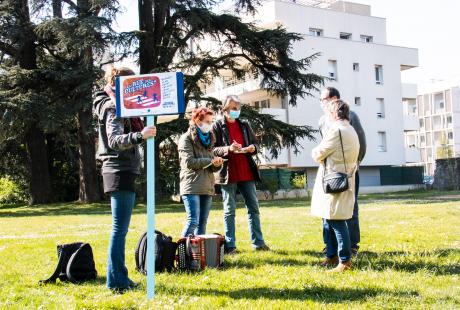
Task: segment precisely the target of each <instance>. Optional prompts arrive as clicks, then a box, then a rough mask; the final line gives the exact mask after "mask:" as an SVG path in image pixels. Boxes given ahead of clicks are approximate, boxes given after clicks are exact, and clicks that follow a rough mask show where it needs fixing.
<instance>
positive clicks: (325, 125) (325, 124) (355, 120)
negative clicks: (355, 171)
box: [318, 111, 367, 162]
mask: <svg viewBox="0 0 460 310" xmlns="http://www.w3.org/2000/svg"><path fill="white" fill-rule="evenodd" d="M318 123H319V132H320V134H321V137H324V136H325V135H326V133H327V131H328V130H329V121H328V118H327V117H326V115H323V116H321V118H320V119H319V122H318ZM350 125H351V126H352V127H353V128H354V129H355V131H356V133H357V134H358V139H359V155H358V161H359V162H362V161H363V159H364V156H366V148H367V145H366V134H365V133H364V129H363V126H361V121H360V120H359V117H358V115H357V114H356V113H355V112H353V111H350Z"/></svg>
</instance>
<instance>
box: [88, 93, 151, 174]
mask: <svg viewBox="0 0 460 310" xmlns="http://www.w3.org/2000/svg"><path fill="white" fill-rule="evenodd" d="M93 112H94V114H95V115H96V117H97V121H98V125H99V126H98V127H99V138H98V149H97V158H98V159H99V160H101V161H102V173H116V172H120V171H130V172H132V173H134V174H140V165H141V156H140V152H139V144H140V143H142V142H143V140H142V139H141V140H138V138H137V133H136V132H131V123H130V121H129V119H124V118H117V117H116V114H115V104H114V103H113V101H112V100H111V99H110V97H109V96H108V95H107V93H106V92H105V91H99V92H97V93H96V94H95V99H94V101H93Z"/></svg>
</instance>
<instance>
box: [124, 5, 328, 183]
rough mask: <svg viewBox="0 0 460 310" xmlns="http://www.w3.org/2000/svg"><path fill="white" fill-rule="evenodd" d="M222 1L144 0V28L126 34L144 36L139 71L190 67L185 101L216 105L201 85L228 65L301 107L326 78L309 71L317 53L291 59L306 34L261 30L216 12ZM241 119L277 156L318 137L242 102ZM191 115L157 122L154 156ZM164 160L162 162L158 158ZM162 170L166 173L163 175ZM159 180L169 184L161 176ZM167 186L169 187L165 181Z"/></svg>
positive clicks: (249, 9) (243, 8)
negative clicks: (209, 43)
mask: <svg viewBox="0 0 460 310" xmlns="http://www.w3.org/2000/svg"><path fill="white" fill-rule="evenodd" d="M219 2H220V1H212V0H176V1H174V0H166V1H164V0H139V1H138V6H139V28H140V29H139V31H138V32H133V33H130V34H127V35H131V36H135V37H136V38H137V39H138V40H139V48H138V50H137V52H138V59H139V64H140V72H141V73H148V72H165V71H175V70H180V71H182V72H184V73H185V82H184V83H185V100H186V104H189V103H190V102H191V101H195V102H207V103H208V105H211V106H214V107H215V106H216V105H217V104H219V103H220V101H219V100H218V99H222V98H210V97H208V96H206V95H205V93H204V92H203V87H202V86H203V85H205V84H208V83H210V82H212V80H213V78H214V77H218V76H219V75H220V74H221V72H222V71H224V70H225V71H228V72H231V73H232V74H233V76H235V77H236V78H241V77H243V76H245V75H248V74H250V75H253V76H254V75H257V76H261V77H262V82H261V87H262V88H263V89H265V90H267V91H268V92H269V94H271V95H274V96H277V97H285V98H289V104H290V105H293V106H295V105H296V104H297V99H298V98H301V97H305V96H309V95H310V91H311V90H317V87H318V86H319V85H321V84H322V82H323V79H322V77H320V76H318V75H316V74H312V73H308V72H307V70H308V68H309V67H310V64H311V62H312V61H314V60H315V58H316V57H317V56H318V55H316V54H315V55H311V56H310V57H307V58H304V59H300V60H295V59H293V58H292V57H291V48H292V44H293V43H294V42H295V41H299V40H301V39H302V37H301V35H299V34H296V33H290V32H288V31H286V30H285V29H284V28H282V27H276V28H274V29H259V28H257V27H256V26H255V25H254V24H251V23H244V22H242V21H241V19H240V18H239V17H237V16H234V15H229V14H217V13H214V12H213V9H215V8H216V6H217V5H218V4H219ZM258 4H259V1H258V0H236V1H234V5H235V10H236V12H238V13H245V14H246V13H248V14H251V13H253V12H254V10H255V9H256V7H257V5H258ZM210 39H213V40H215V41H218V42H219V43H218V44H216V45H215V50H212V51H209V50H204V49H200V48H195V49H194V48H193V46H192V44H190V42H191V41H195V42H198V43H197V45H199V44H200V43H202V42H204V41H206V40H210ZM242 115H243V117H247V118H248V119H249V120H250V122H251V124H252V126H253V128H254V129H255V132H256V134H257V135H258V136H259V138H260V142H261V145H262V146H264V147H267V148H268V149H269V150H270V153H271V155H272V156H274V157H276V156H278V154H279V152H280V150H281V149H282V148H284V147H290V148H292V149H293V150H294V152H299V150H300V149H299V148H300V141H301V140H302V139H313V135H312V134H313V132H314V130H313V128H312V127H310V126H295V125H291V124H287V123H284V122H282V121H279V120H276V119H275V118H274V117H273V116H271V115H264V114H261V113H259V112H258V111H257V110H256V109H253V108H251V107H249V106H246V105H245V106H244V107H243V111H242ZM187 126H188V124H187V121H186V120H185V119H184V117H183V116H181V117H180V119H179V120H178V121H173V122H170V123H166V124H161V125H159V126H158V127H159V131H158V132H159V134H158V137H157V138H156V150H157V152H156V154H157V156H160V155H159V150H160V148H159V146H160V145H161V144H162V143H163V142H165V141H169V142H170V143H172V141H171V139H170V137H171V136H172V135H177V134H179V133H181V132H184V131H185V130H186V129H187ZM156 163H157V164H160V161H159V160H156ZM158 175H159V176H161V175H162V174H161V172H160V173H159V174H158ZM157 182H160V184H162V183H164V180H162V179H159V180H157ZM161 186H163V185H161Z"/></svg>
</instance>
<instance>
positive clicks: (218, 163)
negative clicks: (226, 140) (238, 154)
mask: <svg viewBox="0 0 460 310" xmlns="http://www.w3.org/2000/svg"><path fill="white" fill-rule="evenodd" d="M211 162H212V164H213V165H214V167H219V166H222V164H223V163H224V160H223V159H222V157H214V158H213V159H212V160H211Z"/></svg>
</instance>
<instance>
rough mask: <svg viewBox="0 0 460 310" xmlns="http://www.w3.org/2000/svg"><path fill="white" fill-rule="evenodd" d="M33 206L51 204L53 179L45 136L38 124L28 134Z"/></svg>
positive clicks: (27, 145)
mask: <svg viewBox="0 0 460 310" xmlns="http://www.w3.org/2000/svg"><path fill="white" fill-rule="evenodd" d="M25 138H26V149H27V158H28V166H29V173H30V175H29V191H30V201H29V203H30V204H31V205H34V204H42V203H48V202H51V201H52V200H53V199H52V196H51V193H52V191H51V178H50V173H49V166H48V156H47V152H46V144H45V136H44V134H43V131H42V130H40V129H39V128H38V127H37V125H36V123H33V124H31V126H30V129H29V130H28V131H27V133H26V136H25Z"/></svg>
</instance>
